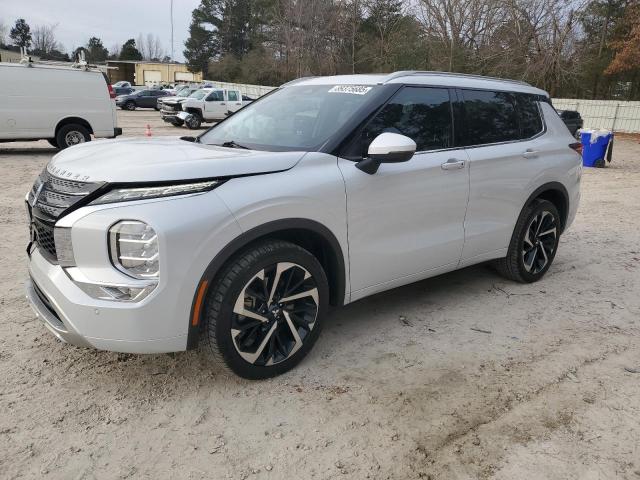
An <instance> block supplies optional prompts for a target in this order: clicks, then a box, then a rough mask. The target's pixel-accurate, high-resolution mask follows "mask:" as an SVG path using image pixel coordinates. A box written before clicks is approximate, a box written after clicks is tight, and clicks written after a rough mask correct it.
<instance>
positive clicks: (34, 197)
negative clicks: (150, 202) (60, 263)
mask: <svg viewBox="0 0 640 480" xmlns="http://www.w3.org/2000/svg"><path fill="white" fill-rule="evenodd" d="M102 185H103V184H102V183H92V182H80V181H77V180H71V179H67V178H60V177H56V176H54V175H51V174H50V173H49V172H48V171H47V169H46V168H45V169H44V170H43V172H42V173H41V174H40V176H39V177H38V178H37V179H36V181H35V183H34V184H33V188H32V189H31V191H30V192H29V198H28V202H29V205H31V214H32V226H31V228H32V229H33V235H32V238H33V239H34V241H35V242H36V243H37V244H38V245H39V246H40V248H41V250H42V252H43V254H44V255H45V256H46V257H48V258H49V260H51V261H53V262H56V261H57V256H56V245H55V240H54V237H53V228H54V225H55V223H56V220H58V219H59V218H60V217H61V216H63V215H64V212H65V211H67V210H69V209H70V208H71V207H72V206H74V205H75V204H77V203H78V202H80V201H81V200H82V199H84V198H85V197H86V196H87V195H89V194H90V193H93V192H95V191H96V190H97V189H98V188H100V187H101V186H102Z"/></svg>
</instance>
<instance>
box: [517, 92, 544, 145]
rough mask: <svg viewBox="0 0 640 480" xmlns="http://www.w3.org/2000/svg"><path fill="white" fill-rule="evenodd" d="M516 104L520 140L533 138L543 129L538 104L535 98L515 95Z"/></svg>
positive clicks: (519, 94)
mask: <svg viewBox="0 0 640 480" xmlns="http://www.w3.org/2000/svg"><path fill="white" fill-rule="evenodd" d="M516 102H517V105H518V117H519V120H520V138H523V139H524V138H531V137H535V136H536V135H537V134H539V133H540V132H541V131H542V129H543V128H544V127H543V125H542V118H541V117H540V109H539V108H538V102H537V101H536V99H535V97H533V96H531V95H524V94H521V93H517V94H516Z"/></svg>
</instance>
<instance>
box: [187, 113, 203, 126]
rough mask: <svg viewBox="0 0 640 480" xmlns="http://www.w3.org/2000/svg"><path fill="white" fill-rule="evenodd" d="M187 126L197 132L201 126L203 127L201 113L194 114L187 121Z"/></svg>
mask: <svg viewBox="0 0 640 480" xmlns="http://www.w3.org/2000/svg"><path fill="white" fill-rule="evenodd" d="M185 124H186V125H187V127H188V128H189V129H190V130H196V129H198V128H200V125H202V117H201V116H200V114H199V113H192V114H191V116H190V117H188V119H187V120H186V121H185Z"/></svg>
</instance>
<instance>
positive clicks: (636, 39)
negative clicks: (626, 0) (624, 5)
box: [605, 3, 640, 75]
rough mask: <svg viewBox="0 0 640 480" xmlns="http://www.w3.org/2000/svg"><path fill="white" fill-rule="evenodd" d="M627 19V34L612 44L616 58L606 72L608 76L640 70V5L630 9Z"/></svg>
mask: <svg viewBox="0 0 640 480" xmlns="http://www.w3.org/2000/svg"><path fill="white" fill-rule="evenodd" d="M625 19H626V21H625V27H626V30H627V32H626V33H625V35H624V36H623V38H621V39H618V40H614V41H613V42H611V44H610V46H611V48H612V49H613V50H614V52H615V57H614V58H613V60H612V61H611V63H610V64H609V66H608V67H607V69H606V71H605V73H606V74H608V75H615V74H618V73H626V72H631V71H634V70H636V71H637V70H640V3H638V4H637V5H633V6H631V7H628V12H627V14H626V15H625Z"/></svg>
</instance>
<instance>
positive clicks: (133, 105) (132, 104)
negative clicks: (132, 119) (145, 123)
mask: <svg viewBox="0 0 640 480" xmlns="http://www.w3.org/2000/svg"><path fill="white" fill-rule="evenodd" d="M124 108H125V109H127V110H135V109H136V102H134V101H132V100H129V101H128V102H127V103H125V104H124Z"/></svg>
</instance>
